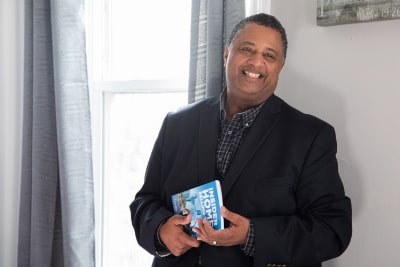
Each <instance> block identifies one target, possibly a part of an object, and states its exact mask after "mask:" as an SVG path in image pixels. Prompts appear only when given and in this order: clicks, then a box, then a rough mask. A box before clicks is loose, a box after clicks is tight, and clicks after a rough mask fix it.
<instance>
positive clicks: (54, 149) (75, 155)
mask: <svg viewBox="0 0 400 267" xmlns="http://www.w3.org/2000/svg"><path fill="white" fill-rule="evenodd" d="M24 67H25V71H24V106H23V109H24V110H23V116H24V119H23V151H22V153H23V155H22V174H21V196H20V217H19V240H18V266H20V267H23V266H40V267H46V266H51V267H58V266H73V267H79V266H82V267H90V266H95V249H94V234H95V231H94V196H93V177H92V156H91V151H92V148H91V130H90V129H91V128H90V112H89V93H88V83H87V69H86V53H85V29H84V0H67V1H65V0H26V1H25V61H24Z"/></svg>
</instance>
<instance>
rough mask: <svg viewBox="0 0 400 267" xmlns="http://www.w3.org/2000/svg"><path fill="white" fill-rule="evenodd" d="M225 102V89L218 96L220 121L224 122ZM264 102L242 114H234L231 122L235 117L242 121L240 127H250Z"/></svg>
mask: <svg viewBox="0 0 400 267" xmlns="http://www.w3.org/2000/svg"><path fill="white" fill-rule="evenodd" d="M225 100H226V89H225V90H223V91H222V93H221V95H220V102H219V103H220V106H219V109H220V121H221V122H223V121H226V111H225ZM264 104H265V101H264V102H262V103H261V104H259V105H257V106H254V107H251V108H249V109H247V110H245V111H243V112H240V113H237V114H235V116H234V117H233V119H232V120H235V118H236V117H240V118H241V121H242V127H246V128H247V127H250V126H251V125H252V123H253V121H254V120H255V118H256V117H257V115H258V113H260V110H261V109H262V107H263V106H264Z"/></svg>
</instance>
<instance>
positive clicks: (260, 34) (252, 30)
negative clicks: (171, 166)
mask: <svg viewBox="0 0 400 267" xmlns="http://www.w3.org/2000/svg"><path fill="white" fill-rule="evenodd" d="M242 42H252V43H254V44H259V45H261V44H263V43H265V44H274V45H277V46H281V47H282V37H281V34H280V33H279V32H278V31H277V30H275V29H273V28H271V27H266V26H263V25H258V24H255V23H248V24H247V25H245V26H244V27H243V29H242V30H240V31H239V32H238V33H237V35H236V37H235V39H234V40H233V42H232V44H240V43H242Z"/></svg>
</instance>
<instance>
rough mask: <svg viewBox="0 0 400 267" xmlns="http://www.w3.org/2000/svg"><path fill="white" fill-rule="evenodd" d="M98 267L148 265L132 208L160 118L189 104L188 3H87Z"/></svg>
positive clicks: (180, 0) (177, 0) (102, 0)
mask: <svg viewBox="0 0 400 267" xmlns="http://www.w3.org/2000/svg"><path fill="white" fill-rule="evenodd" d="M87 1H88V3H87V13H88V18H89V20H88V30H87V33H88V59H89V78H90V80H91V86H90V87H91V92H92V110H93V112H92V120H93V136H94V149H93V151H94V174H95V187H96V189H95V193H96V227H97V235H96V240H97V241H96V242H97V243H96V247H97V248H96V255H97V266H102V267H114V266H118V267H125V266H126V267H127V266H130V267H131V266H150V265H151V263H150V262H151V259H152V256H151V255H150V254H149V253H147V252H146V251H145V250H143V249H142V248H140V247H139V246H138V245H137V243H136V239H135V236H134V231H133V228H132V226H131V222H130V213H129V204H130V202H131V201H132V200H133V198H134V195H135V193H136V192H137V191H138V190H139V188H140V187H141V185H142V183H143V177H144V172H145V168H146V164H147V160H148V158H149V155H150V152H151V149H152V147H153V143H154V141H155V138H156V135H157V133H158V130H159V129H160V126H161V122H162V119H163V118H164V116H165V115H166V113H167V112H168V111H171V110H174V109H176V108H177V107H179V106H183V105H185V104H186V103H187V88H186V87H187V83H188V82H187V80H188V69H189V44H190V14H191V9H190V8H191V6H190V3H191V1H189V0H168V1H165V0H157V1H156V0H152V1H143V0H129V1H124V0H87Z"/></svg>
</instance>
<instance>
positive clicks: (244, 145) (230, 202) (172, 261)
mask: <svg viewBox="0 0 400 267" xmlns="http://www.w3.org/2000/svg"><path fill="white" fill-rule="evenodd" d="M286 51H287V38H286V32H285V29H284V28H283V27H282V25H281V24H280V22H279V21H278V20H277V19H276V18H275V17H273V16H270V15H267V14H258V15H254V16H251V17H248V18H245V19H244V20H243V21H241V22H240V23H239V24H237V25H236V27H235V28H234V30H233V32H232V34H231V36H230V38H229V39H228V43H227V46H226V48H225V52H224V55H223V56H224V62H225V71H226V73H225V74H226V85H227V86H226V88H224V90H223V92H222V94H221V96H219V97H213V98H209V99H206V100H203V101H201V102H198V103H195V104H192V105H189V106H187V107H185V108H182V109H181V110H179V111H177V112H174V113H170V114H168V115H167V116H166V118H165V120H164V122H163V125H162V127H161V130H160V133H159V135H158V138H157V140H156V143H155V145H154V148H153V152H152V155H151V157H150V160H149V163H148V168H147V172H146V175H145V182H144V184H143V187H142V188H141V190H140V191H139V192H138V193H137V194H136V196H135V199H134V201H133V202H132V204H131V206H130V208H131V216H132V224H133V227H134V229H135V233H136V238H137V240H138V243H139V244H140V245H141V246H142V247H143V248H144V249H146V250H147V251H148V252H150V253H151V254H153V255H155V258H154V262H153V266H164V267H166V266H168V267H180V266H182V267H188V266H203V267H215V266H230V267H250V266H254V267H261V266H263V267H268V266H281V267H282V266H291V267H300V266H301V267H319V266H321V263H322V262H323V261H325V260H328V259H331V258H334V257H337V256H339V255H340V254H341V253H343V251H344V250H345V249H346V248H347V246H348V244H349V242H350V238H351V234H352V223H351V202H350V199H349V198H348V197H346V196H345V192H344V188H343V184H342V181H341V178H340V176H339V173H338V166H337V160H336V137H335V131H334V129H333V127H332V126H330V125H329V124H328V123H326V122H324V121H322V120H320V119H318V118H316V117H314V116H311V115H307V114H304V113H302V112H300V111H298V110H296V109H294V108H293V107H291V106H289V105H288V104H287V103H285V102H284V101H283V100H282V99H280V98H279V97H277V96H276V95H275V94H274V92H275V89H276V86H277V84H278V79H279V73H280V71H281V70H282V68H283V66H284V62H285V58H286ZM213 179H218V180H220V181H221V186H222V192H223V201H224V205H225V207H223V208H222V215H223V217H224V218H225V220H226V227H225V229H223V230H218V231H217V230H214V229H213V228H212V227H211V226H210V224H209V223H208V222H207V221H198V225H199V227H198V228H195V229H194V231H195V232H196V233H197V238H194V237H192V236H189V235H187V234H186V233H185V232H184V230H183V228H184V226H185V225H186V224H188V223H189V222H190V221H191V215H190V214H189V215H187V216H181V215H174V214H173V208H172V203H171V195H173V194H175V193H177V192H181V191H183V190H186V189H188V188H192V187H194V186H197V185H200V184H203V183H205V182H208V181H210V180H213Z"/></svg>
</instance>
